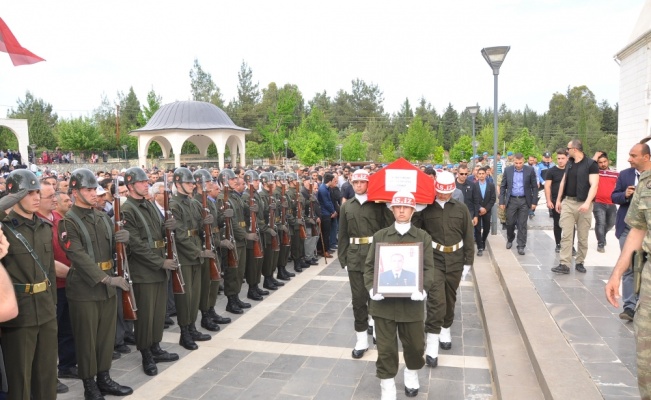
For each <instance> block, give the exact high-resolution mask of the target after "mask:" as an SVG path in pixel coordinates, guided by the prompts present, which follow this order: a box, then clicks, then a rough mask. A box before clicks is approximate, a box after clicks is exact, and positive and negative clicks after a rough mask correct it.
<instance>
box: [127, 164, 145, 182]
mask: <svg viewBox="0 0 651 400" xmlns="http://www.w3.org/2000/svg"><path fill="white" fill-rule="evenodd" d="M142 181H149V177H148V176H147V173H146V172H145V170H143V169H142V168H140V167H131V168H129V169H128V170H126V171H125V172H124V184H125V185H128V184H130V183H132V184H133V183H136V182H142Z"/></svg>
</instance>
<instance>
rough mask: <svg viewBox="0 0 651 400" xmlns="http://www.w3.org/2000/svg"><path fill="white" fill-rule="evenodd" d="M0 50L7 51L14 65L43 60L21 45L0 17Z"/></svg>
mask: <svg viewBox="0 0 651 400" xmlns="http://www.w3.org/2000/svg"><path fill="white" fill-rule="evenodd" d="M0 51H4V52H5V53H9V57H11V62H12V63H14V65H15V66H19V65H26V64H35V63H37V62H39V61H45V60H44V59H42V58H41V57H39V56H37V55H36V54H34V53H32V52H31V51H29V50H27V49H26V48H24V47H22V46H21V45H20V43H18V40H16V37H15V36H14V34H13V33H11V30H10V29H9V27H8V26H7V24H5V22H4V21H3V20H2V18H0Z"/></svg>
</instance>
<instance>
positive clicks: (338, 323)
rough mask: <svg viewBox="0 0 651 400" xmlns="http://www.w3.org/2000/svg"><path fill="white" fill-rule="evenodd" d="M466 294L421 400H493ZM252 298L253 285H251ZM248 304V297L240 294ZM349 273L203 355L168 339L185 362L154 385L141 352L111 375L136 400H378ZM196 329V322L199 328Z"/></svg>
mask: <svg viewBox="0 0 651 400" xmlns="http://www.w3.org/2000/svg"><path fill="white" fill-rule="evenodd" d="M471 279H472V278H469V280H467V281H464V282H462V285H461V286H460V288H459V296H458V301H457V307H456V310H455V322H454V324H453V325H452V341H453V347H452V349H451V350H449V351H443V350H441V351H440V354H439V366H438V367H437V368H429V367H427V366H425V367H423V369H421V371H420V372H419V377H420V385H421V387H420V391H419V395H418V397H417V398H420V399H425V398H428V399H488V398H492V397H493V393H494V388H493V386H492V379H491V373H490V370H489V363H488V361H487V359H486V348H485V339H484V328H483V326H482V321H481V320H480V317H479V315H478V313H477V304H476V301H475V292H474V285H473V282H472V280H471ZM244 289H246V284H245V285H244ZM240 297H241V298H243V299H244V298H245V297H246V291H245V290H243V292H242V294H241V296H240ZM350 299H351V295H350V288H349V285H348V276H347V273H346V272H345V271H344V270H343V269H342V268H341V265H340V264H339V262H338V260H337V259H336V258H335V259H334V260H332V259H331V260H329V264H328V265H327V266H325V265H324V262H323V259H321V260H320V264H319V265H318V266H313V267H312V268H310V269H307V270H305V271H304V272H303V273H301V274H297V277H296V278H294V279H292V281H291V282H290V283H289V284H288V285H286V286H285V287H283V288H281V289H280V290H278V291H277V292H274V293H272V294H271V295H270V296H268V297H267V298H266V299H265V300H264V301H262V302H253V303H255V304H253V307H252V308H251V309H250V310H248V311H246V312H245V314H243V315H240V316H233V315H231V314H229V313H226V312H225V311H223V310H224V308H225V305H226V301H225V299H224V298H220V300H219V301H218V303H217V312H218V313H220V314H222V315H227V316H229V317H231V318H233V322H232V323H231V324H230V325H222V331H220V332H218V333H211V335H212V340H211V341H208V342H199V343H198V344H199V350H196V351H188V350H185V349H183V348H182V347H180V346H179V345H178V335H179V330H178V326H174V327H172V328H171V329H168V330H166V331H165V334H164V338H163V343H162V347H163V348H165V349H167V350H169V351H173V352H176V353H179V356H180V358H181V359H180V360H179V361H177V362H176V363H167V364H165V363H162V364H158V369H159V374H158V375H157V376H156V377H148V376H146V375H145V374H144V372H143V371H142V367H141V358H140V354H139V353H137V352H136V349H135V347H133V346H130V347H131V349H132V353H131V354H127V355H123V356H122V358H121V359H119V360H117V361H114V362H113V366H112V368H111V376H112V377H113V378H114V379H115V380H116V381H117V382H119V383H120V384H123V385H129V386H131V387H133V389H134V394H133V395H132V396H129V397H128V398H129V399H140V398H142V399H223V400H226V399H278V400H281V399H328V400H331V399H342V400H343V399H378V398H379V397H380V383H379V379H378V378H376V377H375V360H376V357H377V352H376V350H375V346H374V345H372V340H370V338H369V343H370V344H371V348H370V349H369V351H368V352H367V353H366V355H365V356H364V357H363V358H362V359H360V360H354V359H352V357H351V350H352V348H353V346H354V344H355V335H354V329H353V312H352V306H351V301H350ZM197 326H199V323H198V322H197ZM400 359H401V366H400V371H399V372H398V375H397V376H396V385H397V388H398V398H399V399H403V398H406V396H405V395H404V390H403V389H404V383H403V374H402V369H403V367H404V363H402V354H401V356H400ZM63 382H64V383H66V384H67V385H69V386H70V392H69V393H67V394H63V395H60V396H59V397H58V398H59V399H83V387H82V385H81V382H80V381H78V380H68V379H65V380H63Z"/></svg>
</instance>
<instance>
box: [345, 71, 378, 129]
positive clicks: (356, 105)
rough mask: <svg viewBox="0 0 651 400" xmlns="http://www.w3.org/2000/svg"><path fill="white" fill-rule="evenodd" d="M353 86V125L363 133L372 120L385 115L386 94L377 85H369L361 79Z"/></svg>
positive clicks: (354, 82)
mask: <svg viewBox="0 0 651 400" xmlns="http://www.w3.org/2000/svg"><path fill="white" fill-rule="evenodd" d="M352 86H353V90H352V94H351V97H350V101H351V104H352V106H353V110H354V112H355V119H354V121H353V123H352V125H353V127H355V129H356V130H357V131H360V132H361V131H363V130H364V129H365V128H366V123H367V122H368V121H369V120H370V119H371V118H373V117H375V118H378V117H381V116H383V115H384V107H383V105H382V103H384V97H383V96H384V94H383V93H382V91H381V90H380V88H379V87H378V86H377V85H375V84H367V83H366V82H364V81H363V80H361V79H355V80H353V81H352Z"/></svg>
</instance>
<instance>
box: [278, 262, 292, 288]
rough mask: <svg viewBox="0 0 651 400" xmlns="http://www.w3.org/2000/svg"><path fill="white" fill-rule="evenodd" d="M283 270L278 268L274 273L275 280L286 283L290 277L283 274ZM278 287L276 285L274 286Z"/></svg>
mask: <svg viewBox="0 0 651 400" xmlns="http://www.w3.org/2000/svg"><path fill="white" fill-rule="evenodd" d="M285 272H286V271H285V268H284V267H278V272H277V273H276V278H278V279H280V280H281V281H288V280H290V279H289V278H290V276H289V275H287V274H285ZM276 286H278V285H276Z"/></svg>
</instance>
